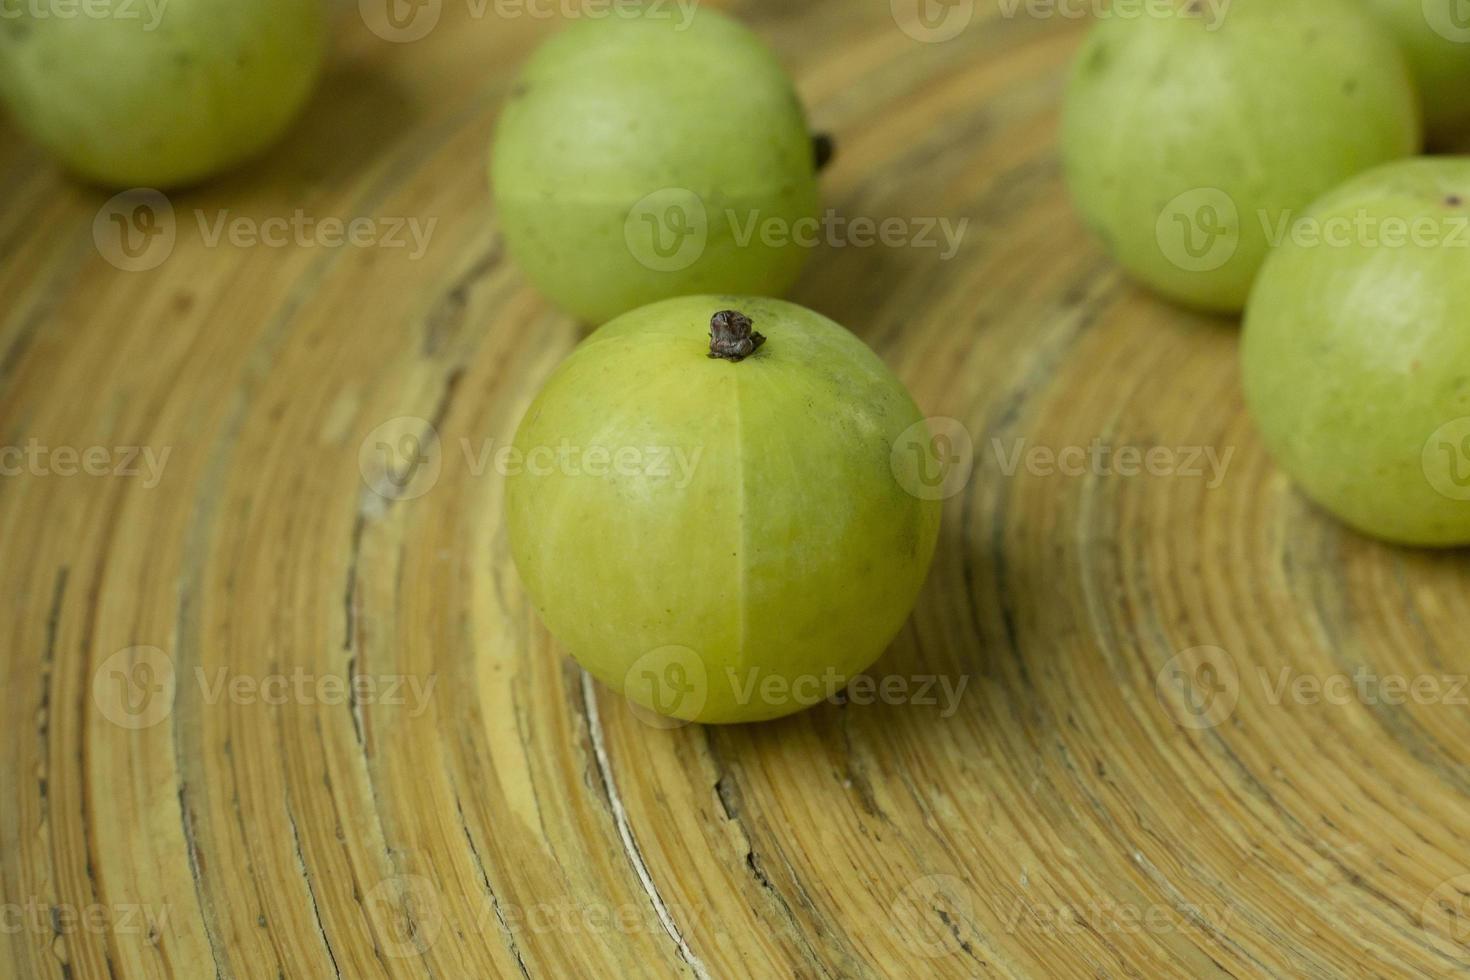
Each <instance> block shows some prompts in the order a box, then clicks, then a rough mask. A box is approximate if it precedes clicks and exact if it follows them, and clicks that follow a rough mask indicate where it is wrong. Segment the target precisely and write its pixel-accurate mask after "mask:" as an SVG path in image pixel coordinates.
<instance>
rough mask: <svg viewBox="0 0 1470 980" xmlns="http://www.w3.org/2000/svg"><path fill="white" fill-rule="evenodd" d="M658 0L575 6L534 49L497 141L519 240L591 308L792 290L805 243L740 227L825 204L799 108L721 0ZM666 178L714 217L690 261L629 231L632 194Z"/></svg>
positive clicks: (552, 283)
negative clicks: (627, 6) (606, 8)
mask: <svg viewBox="0 0 1470 980" xmlns="http://www.w3.org/2000/svg"><path fill="white" fill-rule="evenodd" d="M651 9H653V10H656V11H660V12H662V16H653V15H651V14H650V15H647V16H643V17H639V18H629V17H612V18H606V19H596V20H584V21H579V22H577V23H576V24H574V25H573V26H571V27H569V28H568V29H566V30H565V31H563V32H562V33H560V34H558V35H556V36H554V37H553V38H551V39H550V40H549V41H547V42H546V43H545V44H544V45H543V46H542V47H541V48H540V49H538V51H537V52H536V54H535V55H534V56H533V57H532V59H531V60H530V62H529V63H528V64H527V65H526V67H525V69H524V70H523V72H522V74H521V76H520V79H519V81H518V83H517V84H516V86H515V87H514V88H513V90H512V93H511V96H510V98H509V101H508V103H507V105H506V107H505V110H504V112H503V114H502V116H501V118H500V121H499V125H498V127H497V130H496V136H495V140H494V145H493V148H492V153H491V183H492V185H493V189H494V195H495V204H496V209H497V212H498V215H499V220H500V225H501V228H502V230H503V232H504V234H505V240H506V243H507V245H508V247H509V249H510V251H511V254H512V255H513V256H514V257H515V259H516V260H517V262H518V263H519V265H520V267H521V268H522V270H523V271H524V272H525V273H526V275H527V276H528V277H529V278H530V279H531V280H532V282H533V283H534V284H535V285H536V286H537V288H538V289H539V290H540V291H541V292H542V293H543V294H544V295H546V296H547V297H548V298H550V299H551V300H552V301H553V302H554V303H556V304H557V305H558V306H560V307H561V308H563V309H564V310H566V311H568V312H570V313H572V314H574V315H575V316H577V317H579V318H580V319H582V320H583V321H585V322H588V323H593V324H598V323H603V322H605V321H607V320H608V319H610V318H612V317H614V316H617V315H618V314H620V313H625V312H627V311H628V310H630V309H635V308H637V307H639V306H642V305H645V304H647V303H651V302H654V301H656V300H660V299H668V298H670V297H673V296H682V295H691V294H696V293H700V292H731V293H757V294H763V295H780V294H782V293H784V292H785V291H786V290H787V289H789V288H790V287H791V285H792V284H793V283H794V282H795V281H796V278H797V276H798V275H799V274H800V272H801V268H802V266H803V264H804V263H805V261H806V258H807V253H808V252H809V251H810V249H809V248H807V247H804V246H802V245H801V244H798V243H796V242H785V243H782V242H778V241H775V240H773V239H770V238H769V236H763V235H760V234H757V235H755V236H753V237H750V238H748V239H746V238H745V231H746V229H747V227H748V222H749V221H750V220H751V219H752V218H756V219H758V220H760V221H769V220H771V219H775V221H776V222H778V223H779V227H781V228H791V227H793V225H795V224H796V223H797V222H798V221H801V220H811V219H813V218H815V217H816V216H817V214H818V210H819V208H820V199H819V195H818V189H817V180H816V166H815V162H814V159H813V152H812V141H811V134H810V132H809V130H808V128H807V122H806V118H805V113H804V111H803V109H802V106H801V103H800V101H799V99H798V97H797V94H796V91H795V88H794V87H793V85H792V82H791V79H790V77H789V76H788V74H787V73H786V71H785V70H784V69H783V68H782V67H781V64H780V63H779V62H778V61H777V60H776V57H775V55H774V54H773V53H772V52H771V51H770V50H769V49H767V48H766V46H765V45H764V44H763V43H762V42H761V41H760V40H759V39H758V38H757V37H756V36H755V35H754V34H752V33H751V32H750V31H748V30H746V29H745V28H744V27H742V26H741V25H739V24H737V23H735V22H734V21H732V20H730V19H729V18H727V17H724V16H723V15H721V14H718V13H716V12H715V11H713V10H707V9H705V8H704V7H702V6H701V7H698V8H695V10H694V11H693V13H692V19H691V20H690V22H689V24H688V26H687V28H683V27H681V25H682V24H683V22H682V21H681V20H679V18H678V17H675V16H673V15H672V14H671V13H670V11H672V10H673V9H674V8H673V5H667V6H664V7H658V8H651ZM669 188H682V189H684V190H685V191H688V192H689V193H690V195H691V197H690V200H691V201H693V200H694V199H696V198H697V202H698V207H699V208H702V210H703V214H704V216H705V219H706V221H707V229H708V243H707V246H706V247H705V248H704V250H703V253H702V254H700V255H699V257H698V259H697V260H694V261H692V263H690V264H687V266H686V267H683V268H668V267H665V266H663V265H662V264H660V263H658V262H656V261H655V262H652V263H650V262H645V261H640V259H642V258H643V257H644V254H646V253H644V254H640V253H639V252H638V251H636V250H635V248H634V247H630V244H629V240H628V237H627V232H626V225H627V223H628V221H629V216H630V214H633V213H634V212H635V209H636V207H637V206H638V204H639V202H641V201H643V200H644V199H645V198H646V197H647V196H648V195H650V194H653V193H655V192H660V191H665V190H666V189H669ZM693 211H694V208H692V207H691V208H690V209H689V213H691V215H692V213H693ZM727 212H734V213H735V214H736V218H735V220H734V221H733V222H732V221H731V220H729V218H728V216H727ZM635 220H636V219H635ZM690 220H691V221H695V220H697V219H696V218H693V217H691V219H690ZM635 230H636V229H635ZM660 234H661V237H662V240H663V241H664V242H665V243H666V244H667V245H668V246H669V247H670V248H672V247H673V246H674V245H675V244H677V242H678V241H679V240H680V239H678V238H676V237H675V236H674V234H673V232H671V231H668V232H665V231H661V233H660ZM678 264H679V265H684V262H682V261H681V262H679V263H678ZM650 265H652V266H653V267H650Z"/></svg>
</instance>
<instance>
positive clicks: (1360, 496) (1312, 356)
mask: <svg viewBox="0 0 1470 980" xmlns="http://www.w3.org/2000/svg"><path fill="white" fill-rule="evenodd" d="M1467 311H1470V158H1449V157H1446V158H1420V159H1415V160H1410V161H1401V162H1398V163H1394V164H1389V165H1386V166H1383V167H1380V168H1377V169H1375V170H1372V171H1370V172H1368V173H1366V174H1363V175H1361V176H1359V177H1357V178H1356V179H1354V180H1352V181H1350V182H1348V183H1347V184H1345V185H1344V186H1342V187H1340V188H1338V189H1337V190H1335V191H1333V192H1332V193H1330V194H1328V195H1327V196H1326V197H1324V198H1322V199H1321V200H1320V201H1318V202H1317V203H1316V204H1315V205H1314V206H1313V207H1312V208H1311V209H1310V210H1309V211H1308V212H1307V213H1306V214H1305V215H1304V216H1303V217H1302V218H1301V219H1300V220H1299V221H1298V222H1296V224H1295V225H1294V226H1293V228H1292V230H1291V232H1290V234H1288V235H1287V237H1286V240H1285V241H1283V242H1282V243H1281V245H1280V246H1278V247H1277V248H1276V250H1275V251H1274V252H1273V254H1272V255H1271V258H1270V259H1269V260H1268V261H1267V262H1266V266H1265V268H1264V269H1263V270H1262V271H1261V276H1260V279H1259V280H1258V281H1257V283H1256V288H1255V291H1254V293H1253V294H1252V296H1251V301H1250V306H1249V308H1248V309H1247V311H1246V319H1245V333H1244V343H1243V351H1244V352H1243V358H1244V378H1245V393H1246V400H1247V403H1248V404H1249V406H1250V409H1251V412H1252V414H1253V415H1254V417H1255V420H1256V422H1257V424H1258V426H1259V427H1260V431H1261V434H1262V436H1263V437H1264V439H1265V443H1266V446H1267V447H1268V449H1269V450H1270V451H1271V453H1272V454H1273V455H1274V456H1275V458H1276V460H1277V461H1278V462H1279V463H1280V465H1281V467H1282V469H1284V470H1285V471H1286V472H1287V473H1288V474H1289V475H1290V476H1292V477H1293V478H1294V479H1295V480H1296V481H1297V483H1298V484H1299V485H1300V486H1301V488H1302V489H1303V490H1304V491H1305V492H1306V494H1307V495H1308V496H1309V497H1311V498H1312V499H1314V500H1315V501H1317V502H1318V503H1319V504H1321V505H1322V506H1323V507H1325V508H1326V509H1328V510H1329V511H1331V512H1332V513H1334V514H1336V515H1337V516H1338V517H1340V518H1342V519H1343V520H1344V521H1346V522H1347V523H1348V524H1350V525H1352V526H1353V527H1355V528H1357V529H1358V530H1360V531H1363V532H1365V533H1367V534H1369V535H1373V536H1375V537H1379V538H1383V539H1385V540H1388V541H1393V542H1397V543H1402V544H1411V545H1422V546H1456V545H1467V544H1470V329H1467V320H1466V316H1467Z"/></svg>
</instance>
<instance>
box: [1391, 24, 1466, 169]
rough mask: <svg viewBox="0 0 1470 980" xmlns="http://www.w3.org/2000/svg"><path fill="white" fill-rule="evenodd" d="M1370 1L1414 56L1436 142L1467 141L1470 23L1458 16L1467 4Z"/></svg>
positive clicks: (1405, 50)
mask: <svg viewBox="0 0 1470 980" xmlns="http://www.w3.org/2000/svg"><path fill="white" fill-rule="evenodd" d="M1366 2H1367V4H1368V6H1369V7H1370V8H1371V9H1372V10H1373V11H1374V12H1375V13H1376V14H1377V15H1378V16H1379V17H1380V18H1382V20H1383V22H1384V23H1385V24H1387V25H1388V27H1389V29H1390V30H1391V31H1392V33H1393V35H1394V36H1395V37H1397V38H1398V40H1399V44H1400V46H1401V47H1402V48H1403V50H1404V53H1405V54H1406V55H1407V56H1408V58H1409V65H1410V67H1411V68H1413V71H1414V76H1415V78H1416V79H1417V80H1418V83H1419V92H1420V95H1421V96H1422V97H1423V102H1424V117H1425V122H1426V124H1427V126H1428V129H1429V135H1430V137H1431V139H1432V140H1433V141H1434V142H1435V143H1440V144H1445V143H1453V142H1457V141H1462V140H1463V137H1464V136H1465V135H1466V134H1467V132H1470V41H1467V34H1470V23H1467V22H1466V21H1465V18H1464V15H1462V14H1458V13H1457V5H1460V4H1461V3H1462V0H1427V2H1422V0H1366ZM1461 9H1463V8H1461ZM1431 17H1433V18H1435V22H1434V23H1431V20H1430V18H1431ZM1436 23H1437V24H1438V25H1439V26H1438V28H1436Z"/></svg>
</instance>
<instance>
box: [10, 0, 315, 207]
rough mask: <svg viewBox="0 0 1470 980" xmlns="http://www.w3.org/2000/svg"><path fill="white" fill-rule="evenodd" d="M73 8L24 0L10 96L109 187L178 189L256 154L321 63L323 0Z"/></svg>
mask: <svg viewBox="0 0 1470 980" xmlns="http://www.w3.org/2000/svg"><path fill="white" fill-rule="evenodd" d="M62 6H63V5H58V4H50V5H47V4H33V3H17V4H16V5H15V7H16V9H15V10H14V11H12V12H11V13H10V14H9V15H7V17H6V19H5V20H3V21H0V94H3V96H4V99H5V101H6V102H7V103H8V104H9V105H10V108H11V109H12V110H13V112H14V115H15V117H16V120H17V121H18V122H19V124H20V126H21V127H22V128H23V129H24V130H26V131H27V132H28V133H29V134H30V135H31V136H32V137H33V138H34V139H36V140H37V141H38V142H39V143H41V145H42V146H44V147H45V148H46V149H47V150H48V151H49V152H50V153H52V154H53V155H54V156H55V157H56V158H57V159H58V160H59V161H60V162H61V163H62V165H63V166H65V167H66V168H67V169H68V170H70V171H72V172H73V173H74V174H76V175H77V176H79V177H81V178H83V179H86V180H90V181H94V182H96V183H99V184H103V185H108V186H113V187H151V188H160V189H163V188H169V187H176V186H179V185H186V184H191V183H195V182H197V181H200V180H203V179H205V178H207V177H210V176H213V175H215V174H217V173H219V172H221V171H223V170H226V169H229V168H230V167H233V166H235V165H237V164H239V163H242V162H244V161H246V160H247V159H249V158H250V157H252V156H255V155H256V154H257V153H259V152H260V151H262V150H264V149H265V148H266V147H268V146H269V145H270V144H271V143H273V142H274V141H275V140H276V139H277V138H278V137H279V136H280V135H281V133H282V132H283V131H284V130H285V128H286V127H287V126H288V125H289V124H290V122H291V121H292V119H293V118H294V117H295V116H296V114H297V112H298V110H300V108H301V107H302V105H303V104H304V103H305V101H306V99H307V97H308V96H309V95H310V93H311V91H312V89H313V87H314V86H315V84H316V80H317V76H318V74H319V73H320V70H321V65H322V61H323V55H324V50H325V37H326V12H325V9H324V7H323V4H322V3H321V2H320V0H168V2H167V3H164V4H154V3H141V2H139V3H124V2H122V0H100V2H99V0H91V2H88V3H84V4H71V5H66V6H67V11H66V12H65V15H64V12H63V10H62V9H61V8H62ZM52 8H55V9H52Z"/></svg>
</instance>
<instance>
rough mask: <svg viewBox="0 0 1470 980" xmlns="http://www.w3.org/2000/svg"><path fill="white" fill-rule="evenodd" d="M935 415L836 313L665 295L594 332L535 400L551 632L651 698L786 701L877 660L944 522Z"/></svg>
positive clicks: (520, 454) (616, 680) (528, 553)
mask: <svg viewBox="0 0 1470 980" xmlns="http://www.w3.org/2000/svg"><path fill="white" fill-rule="evenodd" d="M927 432H928V429H927V427H926V423H925V422H924V420H923V419H922V417H921V416H920V414H919V410H918V409H917V408H916V407H915V406H914V402H913V400H912V399H911V398H910V397H909V395H908V393H907V391H905V390H904V387H903V385H902V384H901V383H900V382H899V381H898V379H897V378H895V377H894V376H893V374H892V373H891V372H890V371H889V370H888V368H887V367H885V366H884V364H883V362H882V361H881V360H879V358H878V357H877V356H876V355H875V354H874V353H873V352H872V351H871V350H869V349H868V348H867V347H866V346H865V345H864V344H863V343H862V342H861V341H860V340H858V339H857V338H856V337H854V336H853V335H852V334H851V333H849V332H847V331H846V330H845V329H843V328H842V327H840V326H838V325H837V324H836V323H833V322H832V321H831V320H828V319H826V318H825V317H822V316H819V315H817V314H816V313H812V312H811V311H809V310H805V309H803V308H801V307H799V306H796V305H793V304H791V303H787V302H783V301H781V300H774V299H760V298H752V297H733V296H695V297H685V298H680V299H673V300H666V301H664V302H661V303H656V304H654V305H652V306H648V307H645V308H643V309H639V310H635V311H633V312H631V313H628V314H626V315H624V316H622V317H619V318H617V319H616V320H613V321H612V322H611V323H609V324H607V325H606V326H604V327H603V328H602V329H600V330H598V331H596V332H595V333H593V334H592V335H591V336H590V337H588V338H587V340H586V341H584V342H583V343H582V345H581V346H580V347H578V348H577V349H576V350H575V351H574V352H573V353H572V354H571V356H570V357H568V358H567V360H566V362H565V363H563V364H562V365H561V367H560V368H559V369H558V370H557V371H556V372H555V374H554V375H553V376H552V377H551V379H550V380H549V381H548V382H547V384H546V387H545V389H544V390H543V391H542V392H541V393H540V395H539V396H538V397H537V398H536V400H535V401H534V402H533V403H532V405H531V406H530V408H529V409H528V410H527V412H526V416H525V420H524V421H523V422H522V423H521V427H520V430H519V432H518V433H517V435H516V439H515V454H514V463H513V465H511V466H510V468H509V469H508V475H507V484H508V486H507V511H508V521H509V529H510V544H511V551H512V553H513V555H514V557H515V561H516V567H517V568H518V569H519V570H520V574H521V579H522V581H523V582H524V584H525V587H526V590H527V592H528V593H529V594H530V596H531V598H532V600H533V602H534V604H535V606H536V609H537V611H538V612H539V613H540V615H541V618H542V620H543V621H544V622H545V623H546V625H547V627H548V628H549V629H550V631H551V632H552V634H553V635H554V636H556V637H557V639H558V640H560V641H561V643H562V645H563V646H565V647H566V648H567V649H568V650H569V651H570V652H571V653H572V655H573V656H574V657H575V658H576V659H577V660H578V661H579V662H580V663H581V664H582V666H583V667H584V668H586V670H587V671H588V672H589V673H590V674H591V675H592V676H593V677H595V678H597V679H598V680H600V681H602V682H603V683H604V684H607V685H608V686H610V687H612V688H614V689H616V690H618V691H620V692H622V693H623V694H624V695H625V696H626V697H627V698H628V699H629V700H630V702H632V703H633V704H634V705H636V706H639V707H640V708H644V709H648V710H650V711H652V712H655V713H657V715H660V716H668V717H672V718H678V719H683V720H686V721H700V722H714V723H720V722H742V721H757V720H762V719H767V718H775V717H779V716H781V715H787V714H791V713H793V712H795V711H798V710H800V709H802V708H805V707H807V706H809V705H811V704H813V703H816V702H817V701H820V700H823V699H824V698H826V697H830V696H831V695H833V694H835V693H837V691H838V690H840V689H841V688H842V686H843V685H844V684H845V683H846V682H847V681H848V680H850V679H851V678H852V677H853V676H854V675H856V674H858V673H859V672H861V671H863V670H864V669H866V668H867V667H868V666H870V665H871V664H872V663H873V661H874V660H876V659H877V657H878V656H879V654H881V653H882V652H883V650H884V649H885V648H886V647H887V645H888V643H889V642H890V641H891V640H892V638H893V637H894V636H895V635H896V633H897V632H898V630H899V628H900V627H901V626H902V625H903V622H904V620H905V619H906V618H907V617H908V614H909V612H910V611H911V609H912V607H913V604H914V600H915V597H916V596H917V595H918V592H919V588H920V586H921V585H922V584H923V581H924V577H925V575H926V573H927V570H928V567H929V562H930V559H931V557H932V556H933V551H934V545H935V539H936V537H937V535H938V531H939V516H940V515H939V510H940V503H939V502H938V499H937V495H936V494H932V493H928V492H926V486H928V485H926V484H925V483H923V482H922V481H921V479H920V477H921V476H923V475H924V472H925V468H926V467H928V466H929V464H931V463H933V462H934V459H933V458H932V455H931V454H932V453H933V447H932V446H931V440H930V439H929V438H928V437H927ZM910 450H913V451H912V452H910Z"/></svg>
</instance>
